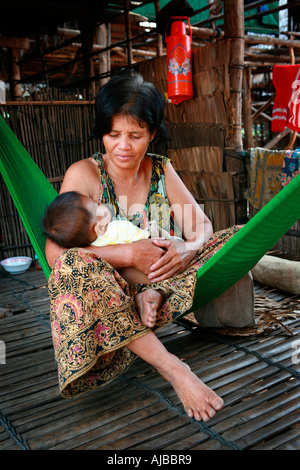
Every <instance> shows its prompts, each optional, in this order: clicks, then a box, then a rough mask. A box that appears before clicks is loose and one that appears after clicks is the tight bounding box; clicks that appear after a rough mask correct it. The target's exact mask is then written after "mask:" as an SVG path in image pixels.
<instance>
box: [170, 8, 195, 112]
mask: <svg viewBox="0 0 300 470" xmlns="http://www.w3.org/2000/svg"><path fill="white" fill-rule="evenodd" d="M185 20H186V21H187V22H188V25H189V30H190V34H187V32H186V24H185ZM170 21H171V22H172V23H171V33H170V35H169V36H167V33H166V44H167V72H168V98H169V99H170V100H171V102H172V103H174V104H178V103H181V102H182V101H184V100H189V99H191V98H193V75H192V31H191V25H190V21H189V18H187V17H185V16H173V17H171V18H170ZM167 29H168V28H167Z"/></svg>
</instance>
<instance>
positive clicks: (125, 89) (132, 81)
mask: <svg viewBox="0 0 300 470" xmlns="http://www.w3.org/2000/svg"><path fill="white" fill-rule="evenodd" d="M164 108H165V99H164V96H163V94H162V93H161V92H160V91H159V90H158V89H157V88H156V87H155V86H154V85H153V83H151V82H145V81H144V79H143V77H142V75H141V74H139V73H137V72H134V71H132V70H126V71H125V72H124V71H123V72H121V73H118V74H116V75H115V76H113V77H112V78H111V79H110V80H109V81H108V82H107V83H106V84H105V85H103V87H102V88H100V91H99V93H98V96H97V99H96V103H95V114H96V117H95V125H94V130H93V136H94V137H98V138H102V136H103V135H105V134H109V132H110V131H111V126H112V118H113V116H115V115H116V114H123V115H129V116H132V117H133V118H134V119H136V120H137V121H139V122H145V123H146V124H147V125H148V127H149V130H150V132H153V131H154V130H156V134H155V138H154V139H153V143H154V144H162V143H164V142H166V140H167V139H168V135H167V130H166V127H165V123H164Z"/></svg>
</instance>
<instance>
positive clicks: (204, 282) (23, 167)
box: [0, 117, 300, 313]
mask: <svg viewBox="0 0 300 470" xmlns="http://www.w3.org/2000/svg"><path fill="white" fill-rule="evenodd" d="M0 171H1V173H2V175H3V178H4V181H5V183H6V185H7V187H8V190H9V192H10V194H11V196H12V198H13V201H14V203H15V205H16V207H17V210H18V212H19V214H20V217H21V219H22V222H23V224H24V227H25V229H26V231H27V233H28V236H29V238H30V241H31V243H32V246H33V248H34V250H35V252H36V254H37V255H38V258H39V260H40V262H41V266H42V269H43V271H44V273H45V276H46V277H47V279H48V277H49V274H50V268H49V266H48V264H47V261H46V258H45V252H44V250H45V241H46V240H45V236H44V234H43V233H42V230H41V218H42V216H43V214H44V211H45V208H46V206H47V205H49V204H50V203H51V202H52V201H53V199H54V198H55V197H56V195H57V193H56V191H55V190H54V188H53V187H52V185H51V184H50V183H49V181H48V180H47V178H46V177H45V176H44V175H43V173H42V172H41V170H40V169H39V168H38V166H37V165H36V164H35V162H34V161H33V160H32V158H31V157H30V155H29V154H28V153H27V152H26V150H25V149H24V147H23V146H22V145H21V143H20V142H19V141H18V139H17V137H16V136H15V135H14V134H13V132H12V131H11V130H10V128H9V127H8V125H7V124H6V123H5V121H4V119H3V118H1V117H0ZM299 218H300V174H299V175H298V176H297V177H296V178H294V179H293V180H292V181H291V182H290V183H289V184H288V185H287V186H286V187H285V188H284V189H283V190H282V191H280V192H279V194H277V195H276V196H275V197H274V198H273V199H272V200H271V201H270V202H269V203H268V204H267V205H266V206H264V207H263V208H262V209H261V210H260V212H258V213H257V214H256V215H255V216H254V217H253V218H252V219H251V220H250V221H249V222H248V223H247V224H246V225H245V226H244V227H243V228H242V229H241V230H240V231H239V232H237V233H236V234H235V235H234V236H233V237H232V238H231V239H230V240H229V241H228V242H227V243H226V244H225V245H224V246H223V247H222V248H221V249H220V250H219V251H218V252H217V253H216V254H215V255H214V256H213V257H212V258H211V259H210V260H209V261H208V262H207V263H206V264H205V265H204V266H203V267H201V268H200V269H199V270H198V273H197V283H196V290H195V296H194V303H193V306H192V309H191V310H190V311H194V310H196V309H197V308H199V307H201V306H203V305H206V304H207V303H209V302H211V301H212V300H214V299H215V298H217V297H219V296H220V295H221V294H223V293H224V292H225V291H226V290H227V289H229V288H230V287H231V286H232V285H233V284H235V283H236V282H237V281H238V280H239V279H241V278H242V277H243V276H244V275H245V274H247V272H248V271H250V270H251V269H252V268H253V266H254V265H255V264H256V263H257V262H258V261H259V259H260V258H261V257H262V256H263V255H264V254H265V253H266V252H267V251H268V250H269V249H270V248H271V247H272V246H273V245H274V243H276V242H277V241H278V240H279V238H280V237H281V236H282V235H284V233H285V232H286V231H287V230H288V229H289V228H290V227H291V226H292V225H293V224H294V223H295V222H296V221H297V220H298V219H299ZM187 313H188V312H187Z"/></svg>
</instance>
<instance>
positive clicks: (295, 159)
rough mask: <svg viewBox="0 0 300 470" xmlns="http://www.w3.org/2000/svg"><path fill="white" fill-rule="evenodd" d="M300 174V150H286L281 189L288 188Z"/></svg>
mask: <svg viewBox="0 0 300 470" xmlns="http://www.w3.org/2000/svg"><path fill="white" fill-rule="evenodd" d="M299 173H300V148H298V149H296V150H286V151H285V155H284V159H283V165H282V175H281V187H282V188H283V187H284V186H286V185H287V184H288V183H289V182H290V181H291V180H292V179H293V178H295V177H296V176H297V175H298V174H299Z"/></svg>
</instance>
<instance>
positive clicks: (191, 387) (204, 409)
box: [160, 356, 224, 421]
mask: <svg viewBox="0 0 300 470" xmlns="http://www.w3.org/2000/svg"><path fill="white" fill-rule="evenodd" d="M173 357H174V361H173V366H172V368H171V369H169V373H168V374H167V375H168V377H166V374H165V373H164V372H163V371H160V373H161V374H162V375H163V376H164V377H165V378H167V380H169V382H170V383H171V384H172V386H173V387H174V390H175V392H176V393H177V395H178V397H179V398H180V400H181V403H182V404H183V406H184V409H185V411H186V413H187V415H188V416H189V417H190V418H194V419H195V420H196V421H201V420H203V421H208V420H209V419H210V418H212V417H213V416H215V414H216V411H218V410H221V409H222V408H223V406H224V402H223V400H222V398H221V397H219V396H218V395H217V394H216V393H215V392H214V391H213V390H211V389H210V388H209V387H207V385H205V384H204V383H203V382H202V380H200V379H199V378H198V377H197V376H196V375H195V374H194V373H193V372H192V371H191V369H190V367H189V366H188V365H187V364H185V363H183V362H182V361H180V359H178V358H177V357H176V356H173Z"/></svg>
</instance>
